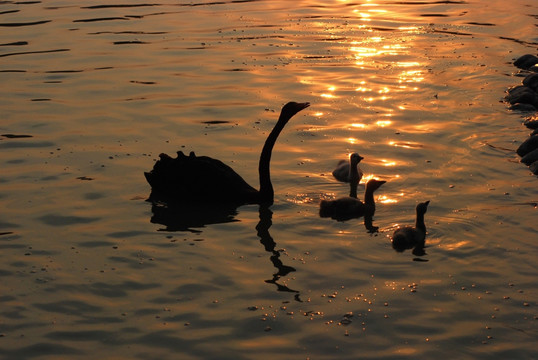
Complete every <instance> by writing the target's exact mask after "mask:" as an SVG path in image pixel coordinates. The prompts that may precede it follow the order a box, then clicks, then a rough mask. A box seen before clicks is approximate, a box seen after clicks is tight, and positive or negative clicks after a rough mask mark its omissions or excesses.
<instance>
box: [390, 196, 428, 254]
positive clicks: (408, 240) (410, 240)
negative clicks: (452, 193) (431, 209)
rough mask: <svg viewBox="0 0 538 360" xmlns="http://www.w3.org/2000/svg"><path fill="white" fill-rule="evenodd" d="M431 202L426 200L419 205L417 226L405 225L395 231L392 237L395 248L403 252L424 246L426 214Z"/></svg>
mask: <svg viewBox="0 0 538 360" xmlns="http://www.w3.org/2000/svg"><path fill="white" fill-rule="evenodd" d="M429 203H430V201H426V202H423V203H420V204H418V205H417V220H416V222H415V227H412V226H404V227H401V228H398V229H396V230H395V231H394V234H392V239H391V240H392V247H393V248H394V250H396V251H398V252H402V251H404V250H406V249H412V248H415V247H420V248H421V249H422V248H423V247H424V240H425V239H426V224H424V214H425V213H426V211H427V210H428V204H429ZM416 255H418V254H416Z"/></svg>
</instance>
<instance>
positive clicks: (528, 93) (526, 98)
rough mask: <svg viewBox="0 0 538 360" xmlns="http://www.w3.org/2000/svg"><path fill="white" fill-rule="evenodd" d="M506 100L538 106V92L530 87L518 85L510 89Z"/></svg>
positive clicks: (512, 102)
mask: <svg viewBox="0 0 538 360" xmlns="http://www.w3.org/2000/svg"><path fill="white" fill-rule="evenodd" d="M506 101H508V102H509V103H510V104H512V105H513V104H517V103H520V104H531V105H533V106H534V107H538V94H537V93H536V92H535V91H533V90H532V89H531V88H529V87H526V86H523V85H518V86H515V87H513V88H511V89H509V90H508V95H506Z"/></svg>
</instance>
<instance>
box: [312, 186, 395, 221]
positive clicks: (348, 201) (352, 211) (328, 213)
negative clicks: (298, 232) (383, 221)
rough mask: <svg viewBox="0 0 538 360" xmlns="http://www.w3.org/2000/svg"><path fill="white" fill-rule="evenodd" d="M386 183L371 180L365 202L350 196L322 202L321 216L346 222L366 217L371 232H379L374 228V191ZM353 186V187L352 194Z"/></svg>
mask: <svg viewBox="0 0 538 360" xmlns="http://www.w3.org/2000/svg"><path fill="white" fill-rule="evenodd" d="M384 183H386V181H385V180H375V179H371V180H369V181H368V182H367V183H366V190H365V192H364V202H362V201H360V200H359V199H357V198H356V197H352V196H348V197H343V198H339V199H336V200H322V201H321V203H320V204H319V216H320V217H330V218H332V219H334V220H338V221H345V220H349V219H353V218H359V217H361V216H364V225H365V226H366V228H367V229H368V230H369V231H375V230H377V228H376V227H374V226H372V217H373V216H374V213H375V201H374V191H376V190H377V189H379V187H380V186H381V185H383V184H384ZM352 191H353V185H351V192H352Z"/></svg>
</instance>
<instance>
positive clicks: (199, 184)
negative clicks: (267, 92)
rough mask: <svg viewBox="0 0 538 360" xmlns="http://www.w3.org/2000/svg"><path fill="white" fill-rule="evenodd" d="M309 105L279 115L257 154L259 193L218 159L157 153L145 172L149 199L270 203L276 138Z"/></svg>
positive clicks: (287, 107) (296, 105)
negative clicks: (149, 193) (272, 162)
mask: <svg viewBox="0 0 538 360" xmlns="http://www.w3.org/2000/svg"><path fill="white" fill-rule="evenodd" d="M309 106H310V103H307V102H306V103H296V102H289V103H287V104H286V105H284V107H282V111H281V112H280V117H279V119H278V121H277V123H276V124H275V127H274V128H273V130H272V131H271V133H270V134H269V136H268V137H267V140H265V145H264V146H263V150H262V152H261V155H260V161H259V166H258V172H259V177H260V190H256V189H254V188H253V187H252V186H250V185H249V184H247V182H246V181H245V180H243V178H242V177H241V176H240V175H238V174H237V173H236V172H235V171H234V170H233V169H232V168H231V167H229V166H228V165H226V164H224V163H223V162H221V161H220V160H217V159H213V158H210V157H207V156H196V155H195V154H194V152H191V153H190V155H189V156H186V155H184V154H183V153H182V152H181V151H178V153H177V157H176V158H175V159H174V158H172V157H170V156H168V155H167V154H160V155H159V158H160V160H158V161H157V162H156V163H155V165H154V166H153V169H152V170H151V171H150V172H145V173H144V175H145V176H146V180H147V181H148V183H149V184H150V185H151V195H150V198H149V199H148V200H151V201H154V200H160V201H166V202H170V201H172V202H213V203H234V204H238V205H241V204H269V205H270V204H272V203H273V199H274V191H273V186H272V184H271V176H270V171H269V163H270V161H271V152H272V150H273V146H274V145H275V142H276V140H277V138H278V135H279V134H280V132H281V131H282V129H283V128H284V126H285V125H286V124H287V123H288V121H289V120H290V119H291V118H292V117H293V116H294V115H295V114H297V113H298V112H299V111H301V110H303V109H305V108H307V107H309Z"/></svg>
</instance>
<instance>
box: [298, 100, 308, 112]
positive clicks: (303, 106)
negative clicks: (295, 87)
mask: <svg viewBox="0 0 538 360" xmlns="http://www.w3.org/2000/svg"><path fill="white" fill-rule="evenodd" d="M309 106H310V103H309V102H305V103H299V104H298V108H299V111H301V110H304V109H306V108H307V107H309Z"/></svg>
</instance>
